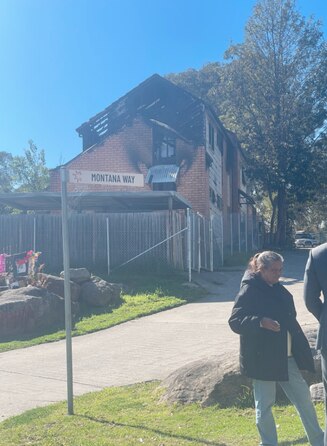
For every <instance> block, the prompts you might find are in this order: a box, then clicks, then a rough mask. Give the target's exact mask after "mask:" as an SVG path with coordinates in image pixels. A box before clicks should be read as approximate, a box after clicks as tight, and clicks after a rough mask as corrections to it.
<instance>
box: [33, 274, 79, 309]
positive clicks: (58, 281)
mask: <svg viewBox="0 0 327 446" xmlns="http://www.w3.org/2000/svg"><path fill="white" fill-rule="evenodd" d="M37 279H38V281H39V282H40V284H41V286H42V287H43V288H45V289H47V290H48V291H49V292H50V293H54V294H58V296H60V297H63V298H64V297H65V287H64V284H65V280H64V279H63V278H61V277H58V276H52V275H51V274H44V273H38V275H37ZM80 292H81V287H80V285H78V284H77V283H75V282H73V281H70V294H71V296H70V297H71V300H72V301H74V302H76V301H78V299H79V298H80Z"/></svg>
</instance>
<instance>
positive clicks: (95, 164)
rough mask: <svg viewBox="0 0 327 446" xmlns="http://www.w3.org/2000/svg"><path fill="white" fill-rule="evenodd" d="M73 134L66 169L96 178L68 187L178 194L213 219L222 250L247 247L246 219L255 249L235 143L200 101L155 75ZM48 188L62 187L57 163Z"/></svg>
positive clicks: (250, 205)
mask: <svg viewBox="0 0 327 446" xmlns="http://www.w3.org/2000/svg"><path fill="white" fill-rule="evenodd" d="M77 132H78V134H79V136H81V137H82V140H83V150H82V152H81V153H80V154H79V155H77V156H76V157H75V158H73V159H72V160H70V161H69V162H67V163H66V164H65V166H66V167H67V168H68V169H69V170H70V171H76V172H77V173H78V171H82V170H87V171H93V172H94V174H93V176H92V178H93V180H94V181H93V182H92V184H82V183H70V184H69V185H68V190H69V191H70V192H80V191H110V192H115V191H117V192H121V191H128V192H133V191H135V192H141V191H143V192H147V191H176V192H177V193H178V194H180V195H181V196H183V197H184V198H185V199H186V200H187V201H188V202H189V203H190V204H191V206H192V209H193V211H195V212H198V213H199V214H201V215H202V216H203V217H204V218H206V219H209V218H211V219H212V221H213V222H214V234H215V239H216V244H217V246H218V245H219V246H225V253H222V255H226V251H228V253H230V254H232V253H233V252H234V251H238V250H239V251H240V250H244V249H246V250H247V249H248V224H247V223H248V221H249V218H250V221H251V225H252V226H251V228H252V229H251V231H252V233H251V234H250V238H251V243H252V245H251V247H252V248H253V247H255V245H256V243H254V242H253V241H254V239H255V238H256V234H255V232H256V230H257V226H256V221H255V218H256V216H255V210H254V206H253V204H254V203H253V200H251V198H250V197H249V196H248V195H247V192H246V184H245V177H244V164H245V158H244V155H243V153H242V150H241V147H240V145H239V143H238V141H237V138H236V136H235V135H234V134H233V133H231V132H230V131H228V130H227V129H225V128H224V126H223V125H222V123H221V122H220V121H219V119H218V118H217V117H216V116H215V114H214V112H213V110H212V109H211V108H210V107H209V106H208V105H207V104H205V103H204V102H203V101H202V100H200V99H199V98H197V97H195V96H193V95H192V94H190V93H189V92H187V91H186V90H184V89H183V88H180V87H178V86H176V85H175V84H173V83H171V82H170V81H168V80H167V79H164V78H162V77H161V76H159V75H157V74H155V75H153V76H151V77H150V78H148V79H146V80H145V81H144V82H142V83H141V84H140V85H138V86H137V87H136V88H134V89H133V90H131V91H130V92H128V93H127V94H126V95H125V96H123V97H121V98H120V99H118V100H117V101H115V102H114V103H113V104H111V105H110V106H109V107H107V108H106V109H105V110H103V111H102V112H100V113H98V114H97V115H96V116H94V117H92V118H91V119H90V120H89V121H87V122H85V123H84V124H82V125H81V126H80V127H79V128H78V129H77ZM136 179H137V181H138V184H137V185H136ZM50 191H51V192H58V191H60V169H59V167H58V168H56V169H53V170H52V171H51V181H50ZM242 231H243V232H244V237H243V239H244V240H245V242H244V240H243V241H242V240H241V238H242ZM220 249H222V248H220Z"/></svg>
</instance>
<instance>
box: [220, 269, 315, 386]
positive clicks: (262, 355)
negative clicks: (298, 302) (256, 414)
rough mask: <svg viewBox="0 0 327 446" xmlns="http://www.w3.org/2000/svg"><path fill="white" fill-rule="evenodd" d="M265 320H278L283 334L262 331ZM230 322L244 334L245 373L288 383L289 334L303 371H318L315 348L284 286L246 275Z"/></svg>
mask: <svg viewBox="0 0 327 446" xmlns="http://www.w3.org/2000/svg"><path fill="white" fill-rule="evenodd" d="M263 317H268V318H271V319H273V320H276V321H278V322H279V324H280V331H279V332H273V331H271V330H267V329H265V328H261V327H260V321H261V319H262V318H263ZM228 322H229V325H230V327H231V329H232V330H233V331H234V332H235V333H238V334H240V335H241V336H240V368H241V373H242V374H244V375H246V376H248V377H249V378H254V379H261V380H264V381H288V361H287V331H288V332H289V333H290V334H291V336H292V355H293V357H294V359H295V361H296V363H297V365H298V367H299V369H300V370H308V371H311V372H314V363H313V358H312V354H311V349H310V346H309V343H308V340H307V338H306V337H305V335H304V333H303V331H302V329H301V327H300V325H299V323H298V322H297V320H296V312H295V307H294V302H293V297H292V295H291V294H290V293H289V292H288V291H287V290H286V288H285V287H284V286H283V285H281V284H280V283H277V284H275V285H273V286H269V285H268V284H267V283H266V282H265V281H264V280H263V279H262V278H261V276H260V275H259V274H249V273H246V274H245V276H244V278H243V280H242V284H241V289H240V291H239V293H238V295H237V297H236V301H235V304H234V307H233V310H232V315H231V317H230V319H229V321H228Z"/></svg>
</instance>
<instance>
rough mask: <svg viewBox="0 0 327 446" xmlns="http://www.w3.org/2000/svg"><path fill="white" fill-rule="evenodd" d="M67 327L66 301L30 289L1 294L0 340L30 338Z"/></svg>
mask: <svg viewBox="0 0 327 446" xmlns="http://www.w3.org/2000/svg"><path fill="white" fill-rule="evenodd" d="M56 326H61V327H62V326H64V299H63V298H61V297H60V296H58V295H57V294H53V293H50V292H49V291H47V290H46V289H42V288H37V287H32V286H28V287H25V288H18V289H15V290H7V291H3V292H2V293H1V294H0V336H1V337H4V338H6V337H9V336H12V335H22V334H28V333H32V332H35V331H38V330H40V329H48V328H51V327H56Z"/></svg>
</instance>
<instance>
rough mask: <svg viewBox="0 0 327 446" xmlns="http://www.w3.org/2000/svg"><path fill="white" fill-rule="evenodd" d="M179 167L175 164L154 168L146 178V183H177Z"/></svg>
mask: <svg viewBox="0 0 327 446" xmlns="http://www.w3.org/2000/svg"><path fill="white" fill-rule="evenodd" d="M178 171H179V167H178V166H175V165H174V164H163V165H158V166H152V167H150V169H149V170H148V173H147V176H146V178H145V182H146V183H149V184H151V183H175V182H176V180H177V175H178Z"/></svg>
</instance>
